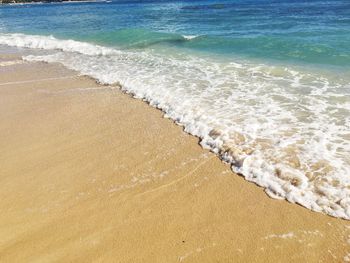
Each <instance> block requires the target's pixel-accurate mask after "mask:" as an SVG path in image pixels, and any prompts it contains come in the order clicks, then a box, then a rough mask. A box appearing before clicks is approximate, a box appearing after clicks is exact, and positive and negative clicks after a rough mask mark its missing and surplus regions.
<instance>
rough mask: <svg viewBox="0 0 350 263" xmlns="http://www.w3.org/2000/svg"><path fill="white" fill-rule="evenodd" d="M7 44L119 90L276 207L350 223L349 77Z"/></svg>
mask: <svg viewBox="0 0 350 263" xmlns="http://www.w3.org/2000/svg"><path fill="white" fill-rule="evenodd" d="M0 44H5V45H10V46H17V47H27V48H41V49H46V50H52V51H53V52H52V54H49V55H31V56H27V57H26V58H25V59H27V60H31V61H46V62H60V63H62V64H64V65H65V66H67V67H69V68H71V69H74V70H78V71H80V72H81V73H82V74H86V75H89V76H91V77H93V78H95V79H97V80H98V81H100V82H102V83H108V84H112V83H119V84H120V85H121V86H122V89H123V90H125V91H127V92H129V93H132V94H133V95H134V96H135V97H136V98H142V99H144V100H147V101H148V102H149V103H150V104H151V105H152V106H154V107H157V108H159V109H161V110H163V111H164V113H165V116H166V117H168V118H171V119H173V120H174V121H175V122H176V123H178V124H180V125H182V126H184V129H185V131H186V132H188V133H190V134H193V135H195V136H198V137H199V138H200V139H201V145H202V146H203V147H205V148H210V149H211V150H212V151H213V152H215V153H217V154H218V155H219V156H220V157H221V158H222V159H223V160H225V161H227V162H229V163H231V164H232V169H233V170H234V171H235V172H237V173H240V174H242V175H243V176H244V177H245V178H246V179H247V180H249V181H252V182H254V183H256V184H258V185H260V186H262V187H264V188H265V191H266V193H267V194H269V195H270V196H271V197H274V198H285V199H287V200H288V201H290V202H293V203H298V204H301V205H303V206H305V207H307V208H309V209H312V210H314V211H319V212H324V213H327V214H329V215H332V216H336V217H342V218H346V219H350V177H349V175H350V155H349V152H350V85H349V83H350V81H349V80H350V79H349V78H347V77H346V76H344V75H343V76H339V75H337V74H336V73H332V72H323V73H321V72H314V71H311V70H309V71H306V70H301V69H297V68H291V67H282V66H276V65H275V66H274V65H267V64H257V63H253V62H249V61H241V62H238V61H235V62H227V60H225V61H220V60H217V59H215V58H212V59H211V58H208V57H206V58H205V59H204V58H202V57H200V56H194V55H185V54H184V55H182V57H179V55H177V56H172V55H171V54H168V55H167V56H165V55H162V54H160V53H159V54H158V53H155V52H147V51H130V50H117V49H114V48H107V47H103V46H98V45H93V44H89V43H84V42H78V41H73V40H58V39H55V38H53V37H43V36H28V35H22V34H0Z"/></svg>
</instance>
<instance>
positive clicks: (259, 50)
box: [0, 0, 350, 68]
mask: <svg viewBox="0 0 350 263" xmlns="http://www.w3.org/2000/svg"><path fill="white" fill-rule="evenodd" d="M0 32H22V33H27V34H40V35H53V36H55V37H58V38H63V39H67V38H70V39H75V40H83V41H89V42H93V43H99V44H102V45H108V46H117V47H121V48H126V49H127V48H156V47H155V46H172V47H177V48H182V49H189V50H197V51H202V52H209V53H214V54H218V55H224V56H231V57H237V56H239V57H245V58H254V59H268V60H275V61H279V62H282V63H308V64H315V65H330V66H339V67H346V68H350V1H348V0H332V1H324V0H322V1H316V0H311V1H305V0H283V1H281V0H274V1H271V0H254V1H249V0H248V1H247V0H231V1H228V0H226V1H225V0H223V1H202V0H201V1H113V2H110V3H71V4H69V3H68V4H67V3H66V4H40V5H37V4H36V5H23V6H2V7H0ZM180 35H196V36H200V37H198V38H196V39H193V40H192V41H183V39H182V38H180V37H179V36H180Z"/></svg>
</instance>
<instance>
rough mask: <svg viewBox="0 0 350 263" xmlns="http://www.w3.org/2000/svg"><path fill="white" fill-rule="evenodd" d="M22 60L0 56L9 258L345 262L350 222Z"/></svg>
mask: <svg viewBox="0 0 350 263" xmlns="http://www.w3.org/2000/svg"><path fill="white" fill-rule="evenodd" d="M5 57H6V58H5ZM19 59H20V56H16V55H13V54H12V55H6V54H4V53H3V52H2V53H1V54H0V62H3V61H9V62H8V63H7V64H6V63H5V64H3V65H1V66H0V84H3V85H2V86H1V89H0V99H1V100H2V102H1V104H0V116H1V118H0V135H1V136H0V138H1V139H0V146H1V147H2V149H3V152H2V153H0V162H1V163H2V165H0V167H1V168H0V180H1V181H2V182H3V184H2V185H1V186H0V188H1V189H0V209H1V210H2V211H4V212H3V213H2V214H1V215H0V222H1V225H4V226H6V228H3V227H1V228H0V236H1V237H2V238H1V239H0V259H1V261H3V262H11V261H12V262H13V261H16V262H27V261H30V260H38V259H41V260H42V261H54V260H58V261H63V262H66V261H79V260H80V261H84V262H87V261H104V262H105V261H113V259H114V260H115V259H116V258H118V260H119V261H120V262H126V261H133V262H145V261H147V262H148V261H152V262H212V261H214V260H218V261H220V262H221V261H223V262H226V261H228V260H230V259H231V260H232V259H233V258H235V259H236V262H246V261H253V262H263V261H266V260H272V261H278V260H282V261H283V260H289V261H293V262H298V261H299V262H300V260H302V259H305V258H308V259H309V260H310V261H309V262H338V261H342V260H345V257H347V256H348V253H349V252H350V247H349V243H348V238H349V235H350V223H349V222H348V221H346V220H342V219H339V218H332V217H330V216H327V215H324V214H320V213H316V212H312V211H310V210H307V209H305V208H303V207H301V206H297V205H295V204H291V203H288V202H286V201H284V200H283V201H279V200H275V199H271V198H269V197H268V196H267V195H266V194H265V193H264V191H263V188H260V187H257V186H256V185H255V184H252V183H249V182H247V181H245V180H244V179H243V178H242V177H241V176H237V175H235V174H233V172H232V171H231V169H230V167H229V166H228V165H226V164H224V163H223V162H221V161H220V160H219V159H218V158H217V156H216V155H215V154H214V153H211V152H209V151H208V150H204V149H202V148H201V147H200V146H199V145H198V138H195V137H193V136H191V135H188V134H186V133H185V132H184V131H183V130H182V127H180V126H177V125H176V124H175V123H173V121H171V120H169V119H165V118H163V117H162V113H161V111H160V110H158V109H156V108H153V107H149V105H147V104H146V103H144V102H143V101H141V100H136V99H134V98H132V97H131V96H130V95H127V94H125V93H123V92H122V91H120V90H119V89H118V87H115V86H109V85H106V86H102V85H99V84H96V82H95V81H93V80H92V79H89V78H87V77H82V76H79V75H78V74H77V72H74V71H71V70H68V69H66V68H65V67H63V66H62V65H59V64H45V63H38V62H24V63H19V62H18V63H14V62H13V63H12V64H11V63H10V61H19ZM16 82H17V83H16ZM310 248H311V249H310Z"/></svg>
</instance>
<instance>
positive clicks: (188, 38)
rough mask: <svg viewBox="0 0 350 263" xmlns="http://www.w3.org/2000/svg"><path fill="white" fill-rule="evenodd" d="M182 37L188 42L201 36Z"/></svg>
mask: <svg viewBox="0 0 350 263" xmlns="http://www.w3.org/2000/svg"><path fill="white" fill-rule="evenodd" d="M182 37H183V38H184V39H186V40H192V39H195V38H197V37H199V36H196V35H183V36H182Z"/></svg>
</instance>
